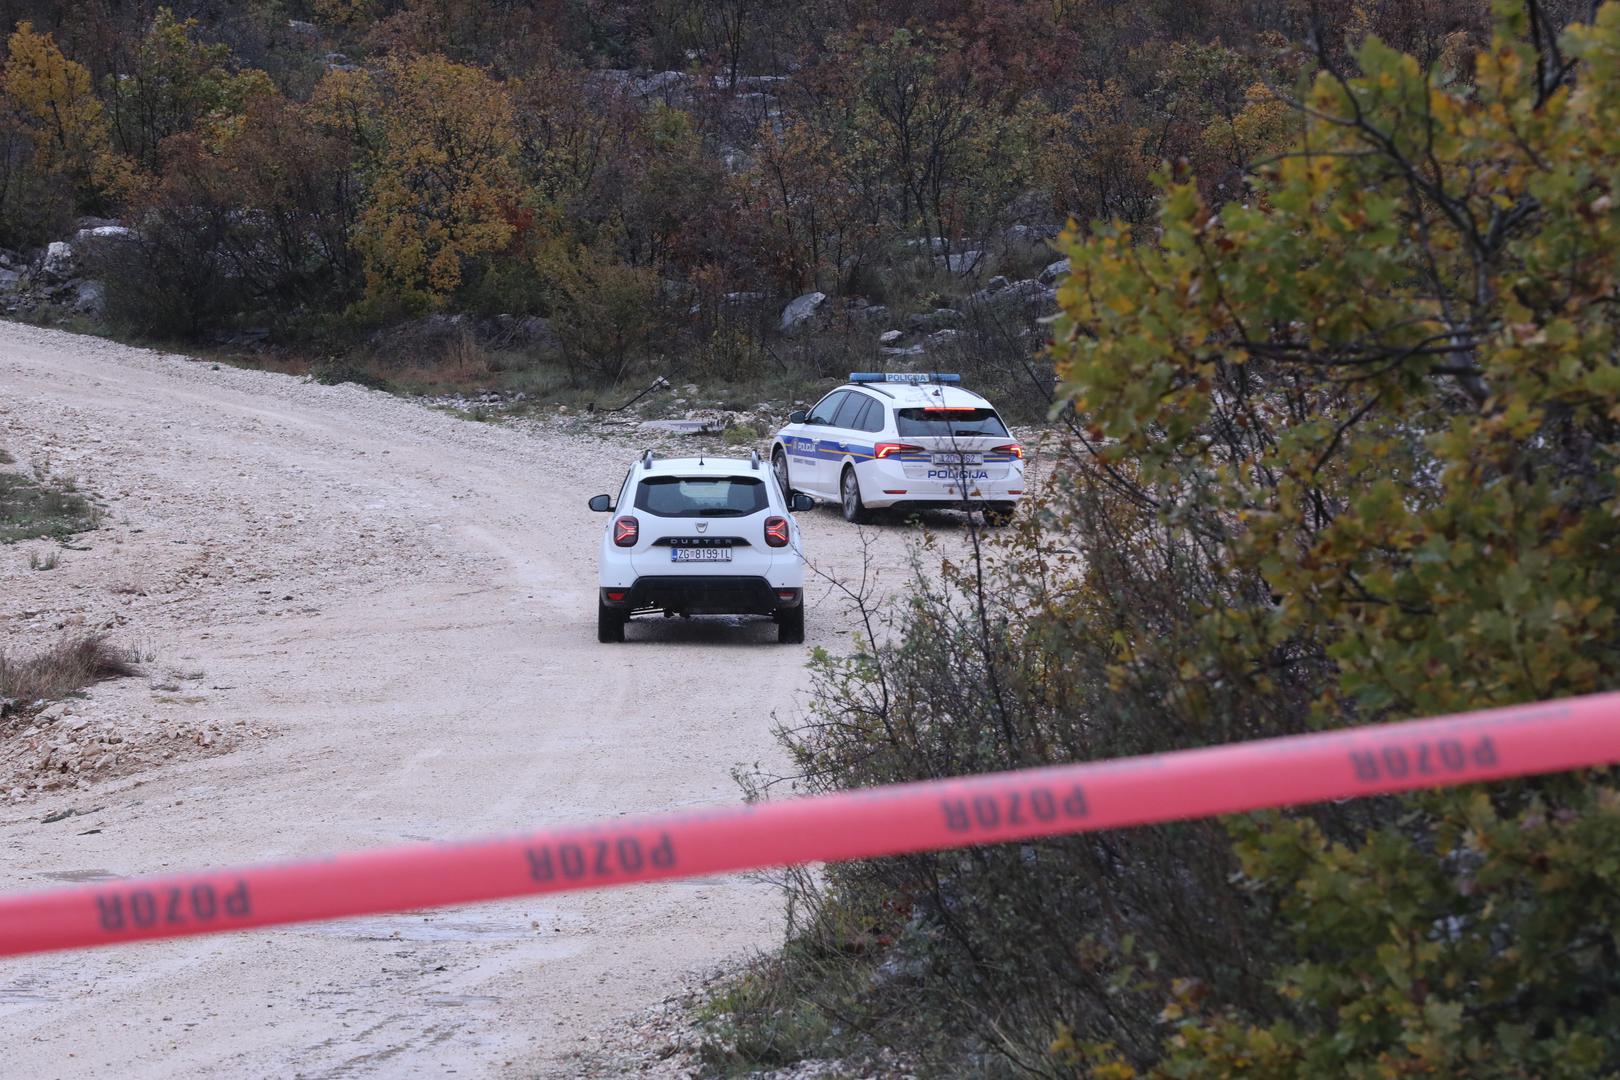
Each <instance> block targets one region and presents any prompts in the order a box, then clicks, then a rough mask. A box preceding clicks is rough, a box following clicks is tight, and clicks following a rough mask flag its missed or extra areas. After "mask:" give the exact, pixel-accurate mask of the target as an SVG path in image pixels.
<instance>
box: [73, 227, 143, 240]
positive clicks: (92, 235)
mask: <svg viewBox="0 0 1620 1080" xmlns="http://www.w3.org/2000/svg"><path fill="white" fill-rule="evenodd" d="M134 239H135V230H134V229H129V228H125V227H124V226H122V225H118V224H111V225H90V226H87V227H85V228H81V229H80V230H79V231H78V232H76V233H74V234H73V243H74V244H75V245H78V244H83V243H86V242H88V241H92V240H103V241H105V240H134Z"/></svg>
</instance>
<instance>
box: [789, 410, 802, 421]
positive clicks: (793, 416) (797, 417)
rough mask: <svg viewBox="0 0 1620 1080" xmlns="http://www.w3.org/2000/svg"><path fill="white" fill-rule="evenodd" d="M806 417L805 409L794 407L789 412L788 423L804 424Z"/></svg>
mask: <svg viewBox="0 0 1620 1080" xmlns="http://www.w3.org/2000/svg"><path fill="white" fill-rule="evenodd" d="M804 418H805V411H804V410H803V409H794V410H793V411H792V412H790V413H788V423H790V424H802V423H804Z"/></svg>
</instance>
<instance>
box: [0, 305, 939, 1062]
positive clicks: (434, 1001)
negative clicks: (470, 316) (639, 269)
mask: <svg viewBox="0 0 1620 1080" xmlns="http://www.w3.org/2000/svg"><path fill="white" fill-rule="evenodd" d="M559 422H563V423H569V424H575V423H577V421H576V420H565V421H558V420H557V419H556V418H551V419H548V420H545V421H539V420H536V421H532V422H529V423H519V424H485V423H471V422H468V421H467V420H465V419H461V418H458V417H456V416H452V415H450V414H449V413H447V412H446V411H445V410H442V409H431V408H423V407H422V406H421V405H419V404H414V403H411V402H407V401H402V400H400V399H398V398H394V397H391V396H389V395H387V394H383V393H380V392H376V391H371V390H365V389H362V388H360V387H357V386H353V385H342V386H324V385H320V384H318V383H314V382H312V381H310V380H308V379H301V378H295V377H289V376H279V375H274V374H270V373H265V372H255V371H243V370H239V369H233V368H229V367H220V366H218V365H214V364H209V363H198V362H195V361H189V360H186V359H184V358H180V357H172V356H164V355H161V354H158V353H154V352H150V351H147V350H141V349H132V348H128V347H126V346H122V345H118V344H116V343H113V342H109V341H105V340H102V339H98V338H88V337H81V336H75V335H71V334H64V333H61V332H57V331H50V330H42V329H39V328H35V327H28V326H21V325H17V324H0V439H3V441H4V443H5V445H6V448H7V449H8V450H9V451H10V452H11V453H12V454H13V455H14V456H15V457H16V458H17V459H18V461H17V465H16V466H13V467H21V468H25V469H31V468H32V467H33V466H34V465H41V466H43V467H44V468H46V469H47V470H48V471H49V472H50V473H51V474H52V475H56V476H63V477H69V478H73V479H75V480H76V481H77V482H78V485H79V487H80V488H81V489H82V490H85V491H88V492H90V493H92V494H94V495H95V497H96V498H97V499H98V500H99V502H100V505H101V508H102V521H103V527H102V528H100V529H97V530H95V531H93V532H90V533H86V534H82V535H80V536H78V537H75V538H74V539H73V540H72V541H71V542H70V543H69V544H68V545H65V546H63V545H56V544H55V542H53V541H30V542H25V543H22V544H17V545H11V546H8V547H5V548H0V642H3V646H4V648H5V649H6V650H7V651H8V652H13V651H14V652H16V653H19V654H26V653H29V652H31V651H34V650H37V649H40V648H43V647H45V646H47V645H48V644H50V643H51V642H53V641H56V640H58V639H59V638H60V637H61V635H63V634H68V633H78V632H81V631H97V630H99V631H104V632H105V633H106V634H107V635H108V638H109V640H110V641H111V642H112V643H113V644H115V645H117V646H119V647H121V648H125V649H128V650H132V651H133V652H134V653H136V654H137V655H138V656H139V658H140V661H141V662H140V665H139V667H140V671H141V674H140V675H139V676H138V677H134V678H126V679H120V680H116V681H113V682H107V683H102V684H99V685H96V686H94V687H92V688H91V689H90V690H89V692H88V694H87V695H86V696H85V697H83V698H74V699H70V700H68V701H65V702H62V703H61V704H60V705H53V706H50V707H47V708H44V709H39V710H36V709H34V708H32V707H29V708H25V709H24V710H23V712H22V713H21V714H18V715H12V716H7V717H6V718H4V720H0V725H3V726H0V799H3V800H4V802H3V803H0V889H23V888H39V887H43V886H47V885H51V884H61V883H64V882H81V881H92V880H103V879H107V878H114V877H122V876H128V875H136V874H142V873H152V872H158V871H161V870H164V869H181V868H186V867H197V866H222V865H231V864H240V863H251V862H258V861H262V860H268V859H284V858H293V857H310V856H315V855H319V854H322V853H325V852H330V851H341V850H348V849H355V848H365V847H369V846H374V845H378V844H387V843H398V842H400V841H402V840H407V839H410V840H421V839H429V838H448V837H455V836H462V835H477V834H479V833H490V832H504V831H512V830H516V829H522V828H533V827H536V826H544V825H547V824H551V823H556V824H562V823H577V822H581V821H588V820H597V819H603V818H608V817H611V816H613V815H615V814H618V813H636V812H646V811H655V810H668V809H676V808H684V807H690V806H696V805H703V804H706V803H715V802H730V801H735V800H736V799H737V798H738V797H739V794H738V791H737V788H736V786H735V783H734V782H733V781H732V779H731V771H732V769H733V768H734V767H736V766H738V765H745V766H746V765H750V764H752V763H754V762H759V761H766V760H770V759H771V757H772V755H773V754H775V753H776V752H777V751H776V747H775V744H774V742H773V740H772V737H771V730H770V729H771V724H772V723H773V719H775V718H782V719H790V718H791V717H792V716H793V715H794V714H795V711H796V709H797V708H798V705H797V703H796V702H797V696H798V695H799V694H800V693H801V692H802V690H803V687H804V685H805V681H804V680H805V673H804V667H803V665H804V661H805V657H806V652H805V650H804V649H803V648H799V647H783V646H778V645H776V644H775V643H774V633H773V632H772V630H773V628H772V627H770V626H769V624H760V623H751V622H746V621H743V622H739V621H737V620H724V619H719V620H693V621H691V622H690V623H686V622H682V621H680V620H676V621H673V622H668V623H666V622H654V623H650V624H648V625H645V626H642V625H639V624H638V625H633V626H632V627H631V628H630V629H631V634H630V640H629V641H628V642H627V643H626V644H625V645H624V646H609V647H604V646H600V645H598V644H596V642H595V640H594V635H593V633H592V627H591V608H592V605H593V600H594V589H595V577H594V573H595V558H596V555H595V544H596V537H597V536H598V535H599V533H600V529H601V526H602V522H601V518H600V517H598V516H597V515H593V514H591V513H589V511H587V510H586V509H585V505H584V504H585V500H586V498H587V497H588V496H590V495H592V494H595V493H597V492H599V491H605V490H609V489H610V488H611V487H612V485H613V484H615V483H616V482H617V481H618V479H619V478H620V477H621V476H622V475H623V470H624V467H625V465H626V462H627V460H628V457H629V456H631V455H632V454H633V453H634V452H635V448H638V447H639V445H640V443H641V441H642V439H641V437H640V436H641V433H640V432H639V431H637V432H636V434H634V435H631V436H628V437H621V436H616V435H611V434H604V433H603V432H602V431H601V430H598V431H597V432H596V433H592V432H591V431H590V430H588V425H587V424H584V423H579V424H578V430H574V431H572V432H570V433H566V434H565V433H563V432H560V431H557V430H553V429H552V427H551V425H554V424H557V423H559ZM685 438H686V437H684V436H679V435H677V434H675V433H670V434H669V440H670V441H671V443H675V444H679V443H680V442H681V441H682V440H683V439H685ZM711 443H712V440H711ZM801 524H802V526H803V528H804V530H805V542H806V546H807V550H808V552H809V554H810V557H811V561H812V563H813V564H814V565H815V567H816V569H817V571H818V572H819V573H821V574H825V575H828V576H829V577H834V578H839V579H842V580H854V579H857V578H859V577H861V576H863V575H865V576H867V577H868V579H869V580H872V581H874V582H875V586H874V587H875V589H876V590H877V592H878V593H879V594H881V593H882V592H883V591H884V590H886V589H887V588H889V587H891V586H892V585H893V584H897V583H898V582H900V581H902V580H903V579H904V576H905V574H906V573H907V566H908V556H907V550H908V543H909V540H910V538H911V537H912V536H913V535H914V533H913V532H912V530H910V529H908V528H906V527H905V526H903V525H900V524H898V523H889V524H883V525H879V526H877V527H875V528H872V529H867V530H862V531H861V532H859V533H857V532H856V531H855V530H851V529H850V528H849V527H848V526H846V525H845V524H844V523H843V522H842V521H841V520H840V519H839V518H838V517H837V516H836V515H835V514H833V513H831V512H825V511H823V512H817V513H812V514H808V515H804V516H803V517H802V518H801ZM936 526H937V527H938V528H939V529H940V530H941V531H942V532H943V534H944V535H943V537H942V541H941V542H942V543H945V544H951V543H954V542H957V540H953V538H952V531H953V528H955V529H956V536H957V538H958V539H959V537H960V530H959V526H955V525H953V522H952V520H951V519H950V518H949V517H946V518H943V519H941V520H940V521H938V522H936ZM44 551H48V552H49V553H51V554H53V555H55V556H57V560H58V561H57V563H56V565H55V566H54V568H52V569H34V568H31V566H30V561H31V560H30V559H29V555H30V553H31V552H33V553H38V552H44ZM33 561H35V562H41V561H42V560H38V559H36V560H33ZM817 580H818V581H823V582H824V581H825V579H823V578H818V579H817ZM809 604H810V609H809V619H808V628H807V629H808V634H809V641H808V645H809V646H821V647H824V648H833V649H836V648H839V647H840V644H841V642H842V641H843V640H845V638H844V637H843V635H846V634H848V633H849V632H850V631H851V630H852V629H853V627H854V623H853V622H852V621H851V619H850V616H849V612H848V610H847V606H846V603H845V600H844V598H843V596H842V594H841V593H840V592H839V591H838V590H836V589H834V588H832V587H830V586H826V587H822V586H821V585H818V586H817V587H816V588H815V589H814V590H812V595H811V596H810V598H809ZM717 688H718V691H717ZM779 932H780V916H779V899H778V896H777V894H776V892H775V890H774V889H773V888H772V887H771V886H770V885H769V884H768V883H765V882H762V881H759V880H756V879H754V878H752V877H749V876H748V875H728V876H723V877H720V878H714V879H704V880H697V881H682V882H670V883H664V884H657V885H650V886H644V887H638V888H635V889H625V890H613V891H610V892H607V893H597V894H569V895H566V896H561V897H553V898H547V902H546V903H544V904H541V903H536V902H534V901H533V900H517V901H510V902H501V903H496V904H489V905H479V906H476V907H470V908H465V909H451V910H445V911H435V912H416V913H408V914H405V915H399V916H382V917H377V918H368V919H356V920H348V921H344V922H338V923H332V924H315V925H310V926H301V927H290V928H281V929H276V930H269V931H265V932H262V933H261V932H255V933H247V934H241V935H232V936H227V937H216V938H198V939H179V940H175V941H168V942H156V943H150V944H147V945H142V946H137V947H130V948H124V949H107V950H99V951H94V952H89V953H76V954H60V955H45V956H38V957H32V958H24V959H21V960H16V961H11V962H8V964H7V965H6V966H5V970H4V972H3V973H0V1045H5V1046H6V1047H7V1055H8V1058H7V1060H8V1068H12V1069H15V1070H16V1071H17V1073H18V1075H29V1076H63V1077H73V1076H93V1075H108V1074H110V1073H117V1074H118V1075H123V1076H133V1077H143V1076H151V1077H157V1076H161V1077H165V1078H168V1077H177V1076H178V1077H195V1076H211V1075H244V1074H246V1075H311V1076H314V1075H332V1076H336V1075H418V1074H421V1075H425V1074H428V1073H433V1074H435V1075H437V1074H438V1073H440V1072H441V1071H443V1070H444V1069H455V1070H458V1071H459V1072H460V1073H461V1074H462V1075H468V1074H471V1075H490V1076H525V1077H530V1076H537V1075H538V1076H577V1075H581V1073H582V1071H583V1072H597V1071H598V1065H594V1064H591V1062H592V1061H593V1060H596V1059H594V1058H593V1057H592V1055H595V1054H597V1053H603V1054H617V1055H621V1056H619V1057H611V1058H602V1059H600V1067H601V1068H605V1069H608V1070H609V1071H615V1070H616V1071H625V1070H629V1069H640V1068H642V1066H643V1065H646V1066H647V1067H648V1068H652V1067H653V1063H654V1062H656V1063H657V1067H658V1068H665V1069H676V1070H678V1069H681V1068H687V1067H690V1066H692V1063H693V1062H694V1061H695V1060H696V1059H695V1058H693V1057H692V1056H691V1055H692V1053H693V1046H694V1043H693V1038H692V1036H691V1035H690V1034H689V1033H683V1029H682V1028H681V1026H680V1025H679V1023H675V1024H674V1025H673V1026H670V1025H668V1024H665V1023H664V1021H663V1020H661V1019H659V1016H660V1014H659V1013H658V1011H657V1009H658V1008H660V1006H659V1005H658V1003H659V1002H664V1005H665V1006H667V1007H668V1009H677V1006H676V1005H674V1004H671V1001H670V999H672V998H673V999H679V997H680V994H681V991H682V988H683V987H684V986H689V985H691V983H692V980H691V976H690V974H689V973H691V972H693V971H701V970H705V969H708V968H710V967H712V966H713V965H714V964H716V963H720V962H723V961H725V960H726V959H727V958H728V957H729V958H740V959H745V958H746V957H747V956H749V955H752V954H753V953H754V952H756V951H757V950H759V949H762V948H770V947H772V946H773V945H774V944H775V943H776V937H777V935H778V934H779ZM649 1007H652V1008H654V1012H652V1013H646V1014H645V1015H644V1016H643V1019H642V1020H638V1021H637V1022H636V1024H635V1025H631V1026H630V1027H629V1028H626V1025H624V1024H623V1023H622V1022H621V1020H620V1018H622V1017H625V1016H627V1015H635V1014H640V1013H642V1012H643V1010H647V1009H648V1008H649ZM666 1011H667V1010H666ZM643 1025H645V1027H643ZM624 1030H630V1031H633V1032H640V1033H641V1034H638V1035H637V1036H635V1038H641V1039H642V1042H640V1043H639V1044H638V1043H636V1042H635V1040H634V1039H632V1041H631V1042H630V1043H628V1044H625V1043H623V1042H622V1041H616V1040H615V1039H613V1038H610V1037H609V1036H610V1033H612V1032H616V1031H624ZM643 1036H644V1037H643ZM829 1068H832V1066H829ZM846 1071H847V1070H846ZM598 1074H600V1073H598ZM678 1074H679V1073H678V1072H677V1073H675V1075H678ZM803 1075H812V1074H808V1073H806V1074H803Z"/></svg>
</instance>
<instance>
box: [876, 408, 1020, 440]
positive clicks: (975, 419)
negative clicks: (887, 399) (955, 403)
mask: <svg viewBox="0 0 1620 1080" xmlns="http://www.w3.org/2000/svg"><path fill="white" fill-rule="evenodd" d="M894 423H895V433H896V434H897V435H899V436H900V437H901V438H905V437H907V436H916V437H919V438H921V437H925V436H929V435H934V436H946V437H950V436H959V437H961V438H971V437H973V436H975V435H992V436H995V437H996V438H1002V437H1003V436H1005V435H1006V434H1007V425H1005V424H1003V423H1002V422H1001V417H999V416H997V415H996V410H994V409H939V408H933V409H896V410H894Z"/></svg>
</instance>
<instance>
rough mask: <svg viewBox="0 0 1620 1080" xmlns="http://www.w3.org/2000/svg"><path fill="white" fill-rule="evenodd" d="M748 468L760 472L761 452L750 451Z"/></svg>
mask: <svg viewBox="0 0 1620 1080" xmlns="http://www.w3.org/2000/svg"><path fill="white" fill-rule="evenodd" d="M748 467H749V468H750V469H753V470H754V471H755V472H758V471H759V451H758V450H750V451H748Z"/></svg>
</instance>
